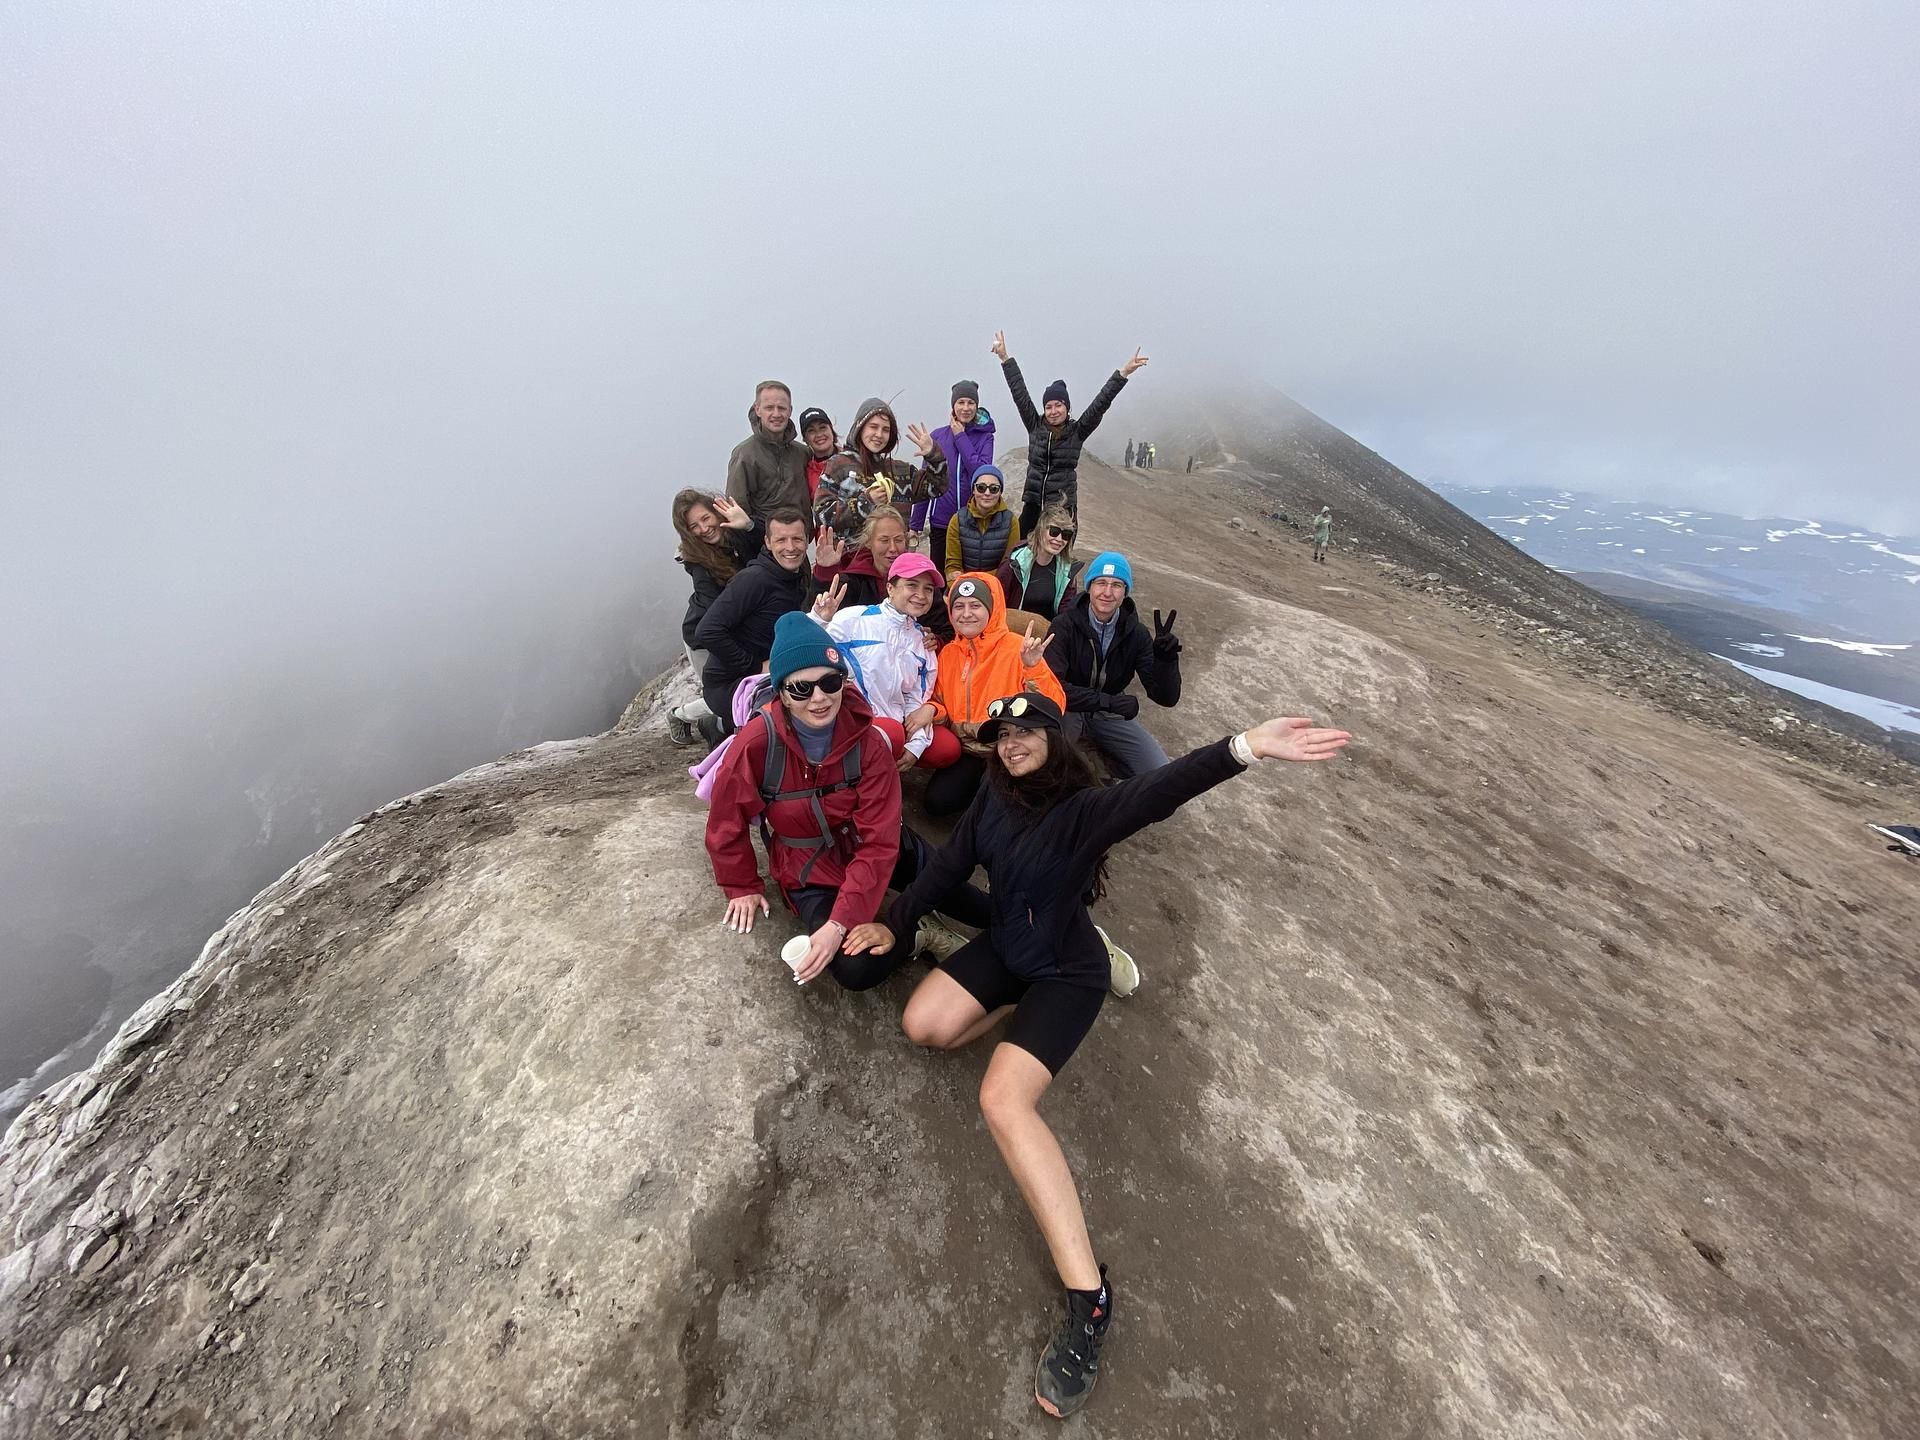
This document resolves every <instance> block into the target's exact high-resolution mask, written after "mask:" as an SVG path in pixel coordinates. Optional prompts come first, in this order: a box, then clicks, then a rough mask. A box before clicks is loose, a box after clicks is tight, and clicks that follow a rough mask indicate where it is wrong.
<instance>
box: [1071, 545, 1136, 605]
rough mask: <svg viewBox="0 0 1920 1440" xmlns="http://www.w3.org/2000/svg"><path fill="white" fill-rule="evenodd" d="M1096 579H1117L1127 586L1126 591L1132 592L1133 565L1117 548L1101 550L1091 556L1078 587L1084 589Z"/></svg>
mask: <svg viewBox="0 0 1920 1440" xmlns="http://www.w3.org/2000/svg"><path fill="white" fill-rule="evenodd" d="M1096 580H1118V581H1119V582H1120V583H1121V584H1122V585H1124V586H1126V587H1127V593H1128V594H1129V595H1131V594H1132V593H1133V566H1131V565H1129V564H1128V563H1127V557H1126V556H1124V555H1122V554H1121V553H1120V552H1119V551H1118V550H1102V551H1101V552H1100V553H1099V554H1098V555H1096V556H1094V557H1093V563H1092V564H1090V565H1088V566H1087V571H1086V573H1085V574H1084V575H1082V576H1081V577H1080V588H1081V589H1083V590H1084V589H1085V588H1086V587H1087V586H1089V585H1091V584H1092V583H1093V582H1094V581H1096Z"/></svg>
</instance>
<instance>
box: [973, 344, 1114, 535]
mask: <svg viewBox="0 0 1920 1440" xmlns="http://www.w3.org/2000/svg"><path fill="white" fill-rule="evenodd" d="M993 353H994V354H995V355H997V356H998V357H999V358H1000V369H1001V372H1002V373H1003V374H1004V375H1005V376H1006V379H1007V389H1008V390H1009V391H1011V392H1012V394H1013V408H1014V409H1015V410H1017V411H1019V412H1020V423H1021V424H1022V425H1025V426H1026V427H1027V483H1026V488H1025V490H1024V492H1023V493H1022V497H1021V502H1020V533H1021V534H1022V535H1031V534H1033V529H1034V526H1036V525H1038V524H1039V523H1040V512H1041V511H1042V510H1043V509H1045V508H1046V507H1047V506H1048V505H1064V506H1066V507H1067V509H1069V510H1070V511H1072V512H1073V514H1074V517H1075V518H1076V519H1077V518H1078V517H1079V515H1080V450H1081V448H1082V447H1083V446H1084V445H1085V444H1086V443H1087V437H1088V436H1089V435H1091V434H1093V432H1094V430H1095V428H1096V427H1097V426H1098V425H1099V424H1100V421H1101V419H1102V418H1103V417H1104V416H1105V415H1106V413H1107V407H1108V406H1109V405H1111V404H1113V401H1114V397H1115V396H1117V395H1119V393H1120V389H1121V387H1122V386H1123V385H1125V384H1126V383H1127V378H1128V377H1129V376H1131V375H1132V374H1133V372H1134V371H1136V370H1138V369H1139V368H1140V367H1141V366H1142V365H1144V364H1146V363H1147V357H1146V356H1144V355H1142V354H1141V353H1140V352H1139V351H1138V350H1136V351H1134V352H1133V358H1132V359H1131V360H1129V361H1127V363H1126V364H1124V365H1122V366H1121V367H1120V368H1119V369H1118V370H1116V371H1114V372H1113V374H1112V376H1111V377H1109V378H1108V380H1107V383H1106V384H1105V385H1103V386H1101V387H1100V393H1099V394H1098V395H1096V396H1094V397H1093V403H1092V404H1091V405H1089V406H1088V407H1087V408H1086V409H1085V410H1082V411H1081V412H1080V413H1079V414H1078V415H1074V414H1071V413H1070V412H1069V410H1068V407H1067V382H1066V381H1064V380H1056V381H1054V382H1053V383H1052V384H1051V385H1049V386H1047V389H1046V393H1045V394H1044V395H1043V396H1042V397H1041V402H1040V409H1038V410H1035V409H1034V408H1033V397H1032V396H1031V395H1029V394H1028V393H1027V382H1026V381H1025V380H1024V379H1022V378H1021V375H1020V367H1019V365H1017V364H1016V363H1015V362H1014V361H1013V359H1012V357H1011V356H1009V355H1008V354H1007V333H1006V331H1004V330H996V331H994V333H993Z"/></svg>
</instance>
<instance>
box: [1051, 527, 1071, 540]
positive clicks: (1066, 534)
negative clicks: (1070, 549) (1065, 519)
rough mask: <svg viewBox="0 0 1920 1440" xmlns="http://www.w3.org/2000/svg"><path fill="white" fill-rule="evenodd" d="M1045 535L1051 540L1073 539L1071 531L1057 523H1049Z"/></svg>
mask: <svg viewBox="0 0 1920 1440" xmlns="http://www.w3.org/2000/svg"><path fill="white" fill-rule="evenodd" d="M1047 536H1048V538H1049V539H1053V540H1066V541H1071V540H1072V539H1073V531H1071V530H1063V529H1061V528H1060V527H1059V526H1058V525H1049V526H1047Z"/></svg>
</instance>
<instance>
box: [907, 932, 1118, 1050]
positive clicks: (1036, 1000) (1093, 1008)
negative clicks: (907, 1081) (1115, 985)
mask: <svg viewBox="0 0 1920 1440" xmlns="http://www.w3.org/2000/svg"><path fill="white" fill-rule="evenodd" d="M940 968H941V969H942V970H943V971H945V972H946V973H947V975H949V976H950V977H952V979H953V980H955V981H956V982H958V984H959V986H960V988H961V989H963V990H965V991H966V992H967V993H968V994H969V995H971V996H973V998H974V999H975V1000H978V1001H979V1002H980V1005H981V1008H982V1009H984V1010H986V1011H987V1012H988V1013H989V1014H991V1013H992V1012H993V1011H995V1010H998V1009H999V1008H1000V1007H1001V1006H1002V1005H1011V1006H1013V1007H1014V1011H1013V1018H1012V1019H1011V1020H1009V1021H1008V1022H1007V1030H1006V1033H1005V1034H1004V1035H1002V1036H1001V1037H1000V1038H1001V1040H1002V1041H1003V1042H1005V1043H1006V1044H1008V1045H1018V1046H1019V1047H1020V1048H1021V1049H1022V1050H1024V1051H1026V1052H1027V1053H1028V1054H1029V1055H1031V1056H1033V1058H1034V1059H1036V1060H1038V1061H1039V1062H1040V1063H1041V1064H1042V1065H1044V1066H1046V1067H1047V1073H1048V1074H1050V1075H1058V1074H1059V1073H1060V1070H1061V1067H1062V1066H1064V1065H1065V1064H1066V1063H1067V1061H1069V1060H1071V1059H1072V1058H1073V1052H1074V1051H1076V1050H1078V1049H1079V1048H1080V1042H1081V1041H1082V1040H1084V1039H1086V1038H1087V1032H1088V1031H1089V1030H1091V1029H1093V1021H1094V1017H1095V1016H1096V1015H1098V1014H1099V1013H1100V1007H1101V1005H1102V1004H1104V1003H1105V1002H1106V998H1107V992H1106V988H1105V987H1104V986H1102V987H1101V988H1100V989H1098V990H1096V989H1094V987H1093V986H1091V985H1075V984H1072V983H1071V982H1069V981H1066V980H1022V979H1021V978H1020V977H1019V976H1018V975H1016V974H1014V973H1013V972H1012V971H1011V970H1009V969H1007V967H1006V965H1005V964H1004V963H1003V962H1002V961H1001V959H1000V953H999V952H998V951H997V950H995V949H994V948H993V942H992V941H991V940H989V939H988V938H987V936H986V935H985V934H980V935H976V936H975V937H974V938H973V939H971V940H969V941H968V942H967V943H966V944H965V945H962V946H961V947H960V948H959V949H958V950H956V951H954V952H953V954H951V955H949V956H948V957H947V958H946V960H945V961H944V962H943V963H942V964H941V966H940Z"/></svg>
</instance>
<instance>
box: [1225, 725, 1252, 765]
mask: <svg viewBox="0 0 1920 1440" xmlns="http://www.w3.org/2000/svg"><path fill="white" fill-rule="evenodd" d="M1227 749H1229V750H1231V751H1232V752H1233V758H1234V759H1236V760H1238V761H1239V762H1240V763H1241V764H1242V765H1251V764H1253V762H1254V761H1255V760H1258V759H1259V758H1260V757H1259V756H1258V755H1255V754H1254V753H1253V746H1252V745H1251V744H1249V743H1248V742H1247V732H1246V731H1244V730H1242V731H1241V732H1240V733H1239V734H1238V735H1236V736H1234V737H1233V738H1232V739H1231V740H1229V741H1228V742H1227Z"/></svg>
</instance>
